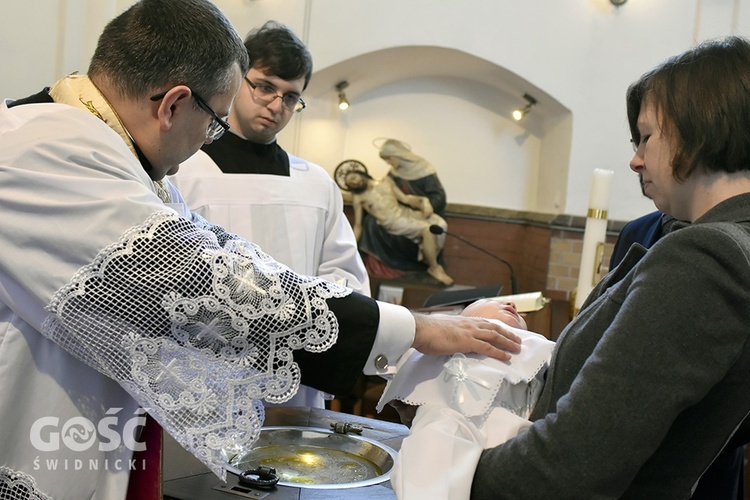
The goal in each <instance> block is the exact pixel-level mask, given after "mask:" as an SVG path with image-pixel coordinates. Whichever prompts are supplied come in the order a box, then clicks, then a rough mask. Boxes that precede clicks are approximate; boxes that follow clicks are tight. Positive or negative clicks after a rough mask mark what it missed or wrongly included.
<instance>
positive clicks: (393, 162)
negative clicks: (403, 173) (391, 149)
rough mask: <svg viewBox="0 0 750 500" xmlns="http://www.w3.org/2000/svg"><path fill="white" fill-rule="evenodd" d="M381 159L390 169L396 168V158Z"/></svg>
mask: <svg viewBox="0 0 750 500" xmlns="http://www.w3.org/2000/svg"><path fill="white" fill-rule="evenodd" d="M383 159H384V160H385V162H386V163H387V164H388V165H390V166H391V167H393V168H398V158H396V157H395V156H386V157H384V158H383Z"/></svg>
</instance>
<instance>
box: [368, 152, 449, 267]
mask: <svg viewBox="0 0 750 500" xmlns="http://www.w3.org/2000/svg"><path fill="white" fill-rule="evenodd" d="M379 154H380V157H381V158H382V159H383V160H385V162H386V163H388V164H389V165H390V166H391V169H390V171H389V172H388V178H389V179H390V180H391V181H392V182H393V183H394V184H395V185H396V186H398V188H399V189H400V190H401V191H402V192H403V193H404V194H406V195H412V196H413V197H421V198H423V199H424V202H425V205H427V211H428V213H427V214H426V216H428V217H429V215H430V214H432V213H435V214H437V215H439V216H440V217H443V218H445V207H446V205H447V202H446V196H445V189H444V188H443V185H442V184H441V183H440V179H439V178H438V176H437V172H436V171H435V167H433V166H432V164H430V162H428V161H427V160H425V159H424V158H422V157H421V156H418V155H416V154H414V153H412V152H411V149H410V148H409V146H408V145H406V144H404V143H403V142H401V141H397V140H396V139H386V140H385V141H384V142H383V143H382V144H381V145H380V150H379ZM357 243H358V246H359V248H360V250H362V251H364V252H365V253H366V254H367V255H366V257H365V264H367V267H368V270H369V271H370V272H371V273H372V274H374V275H376V276H380V277H383V278H389V277H395V276H397V275H399V274H401V271H422V270H424V268H425V264H423V263H422V262H421V261H420V258H419V256H420V252H419V247H418V245H417V244H416V243H414V242H413V241H411V240H410V239H409V238H405V237H403V236H398V235H393V234H391V233H390V232H389V231H387V230H385V229H384V228H383V227H381V226H379V225H378V224H377V221H376V220H375V218H373V217H365V218H364V219H363V231H362V235H361V237H360V238H359V240H358V242H357ZM374 259H376V260H374ZM384 266H385V267H384ZM388 268H390V269H388ZM394 270H395V272H394Z"/></svg>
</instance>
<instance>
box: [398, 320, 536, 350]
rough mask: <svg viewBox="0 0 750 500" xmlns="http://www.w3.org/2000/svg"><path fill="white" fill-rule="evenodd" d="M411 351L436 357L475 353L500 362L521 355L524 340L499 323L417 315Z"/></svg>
mask: <svg viewBox="0 0 750 500" xmlns="http://www.w3.org/2000/svg"><path fill="white" fill-rule="evenodd" d="M414 320H415V322H416V326H417V328H416V332H415V334H414V343H413V344H412V347H413V348H415V349H416V350H418V351H419V352H421V353H423V354H432V355H436V356H442V355H451V354H455V353H457V352H460V353H463V354H468V353H476V354H482V355H485V356H488V357H490V358H495V359H498V360H500V361H508V360H510V357H511V353H518V352H520V351H521V339H520V338H519V337H518V336H516V335H515V334H514V333H512V332H510V331H509V330H508V329H506V328H504V327H503V325H501V324H499V323H494V322H492V321H487V320H486V319H482V318H474V317H466V316H454V315H447V314H431V315H426V314H414Z"/></svg>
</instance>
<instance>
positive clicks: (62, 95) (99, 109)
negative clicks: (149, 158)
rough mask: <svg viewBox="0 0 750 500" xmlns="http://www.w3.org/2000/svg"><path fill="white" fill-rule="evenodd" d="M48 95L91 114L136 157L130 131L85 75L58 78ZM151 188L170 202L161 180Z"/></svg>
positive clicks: (153, 182)
mask: <svg viewBox="0 0 750 500" xmlns="http://www.w3.org/2000/svg"><path fill="white" fill-rule="evenodd" d="M49 95H50V97H52V99H54V101H55V102H59V103H64V104H68V105H70V106H74V107H76V108H79V109H83V110H85V111H88V112H89V113H91V114H93V115H94V116H96V117H97V118H99V119H100V120H102V121H103V122H104V123H106V124H107V125H108V126H109V128H111V129H112V130H114V131H115V132H117V134H118V135H119V136H120V137H121V138H122V140H123V141H125V144H127V146H128V148H129V149H130V151H131V152H132V153H133V155H135V156H136V158H137V157H138V153H136V151H135V143H134V142H133V138H132V137H131V136H130V133H129V132H128V131H127V130H126V129H125V126H124V125H123V124H122V120H120V117H119V116H118V115H117V111H115V109H114V108H113V107H112V105H111V104H110V103H109V101H107V98H106V97H104V95H102V93H101V92H99V89H98V88H96V85H94V83H93V82H92V81H91V80H90V79H89V77H88V76H86V75H76V74H72V75H68V76H65V77H63V78H61V79H60V80H58V81H57V82H56V83H55V84H54V85H53V86H52V88H50V91H49ZM152 184H153V186H152V187H153V189H154V192H155V193H156V195H157V196H158V197H159V198H160V199H161V200H162V201H163V202H164V203H171V202H172V200H171V197H170V195H169V189H167V186H166V183H165V182H164V181H163V180H160V181H152Z"/></svg>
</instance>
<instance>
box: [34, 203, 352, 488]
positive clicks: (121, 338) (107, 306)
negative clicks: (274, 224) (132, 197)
mask: <svg viewBox="0 0 750 500" xmlns="http://www.w3.org/2000/svg"><path fill="white" fill-rule="evenodd" d="M197 223H198V224H199V225H198V226H197V225H196V224H194V223H191V222H188V221H187V220H185V219H183V218H181V217H179V216H177V215H175V214H174V213H173V212H159V213H156V214H154V215H152V216H151V217H150V218H149V219H148V220H147V221H146V222H145V223H144V224H143V225H141V226H137V227H134V228H132V229H130V230H129V231H127V232H126V233H125V234H124V235H123V236H122V237H121V238H120V240H119V241H118V242H117V243H115V244H113V245H111V246H109V247H108V248H105V249H104V250H102V251H101V252H100V253H99V255H98V256H97V257H96V259H95V260H94V262H93V263H92V264H90V265H88V266H85V267H84V268H82V269H81V270H79V272H78V273H76V275H75V276H74V277H73V279H72V280H71V282H70V283H69V284H68V285H66V286H65V287H63V288H62V289H60V290H59V291H58V292H57V293H56V294H55V296H54V297H53V299H52V301H51V303H50V304H49V306H48V311H49V312H50V316H49V318H48V319H47V321H46V322H45V324H44V327H43V333H44V335H46V336H47V337H49V338H50V339H51V340H53V341H55V342H57V343H58V344H60V345H61V346H62V347H63V348H65V349H66V350H67V351H69V352H70V353H72V354H73V355H75V356H76V357H78V358H79V359H80V360H82V361H83V362H85V363H87V364H88V365H90V366H92V367H93V368H95V369H97V370H98V371H100V372H101V373H103V374H105V375H107V376H108V377H111V378H113V379H115V380H117V381H118V382H119V383H120V384H121V385H122V387H124V388H125V389H126V390H127V391H128V392H129V393H130V394H131V395H132V396H133V397H134V398H135V399H136V400H137V401H138V403H139V404H140V405H141V406H143V407H145V408H149V412H150V413H151V414H152V416H153V417H154V418H155V419H156V420H157V421H159V423H160V424H161V425H162V426H163V427H164V428H165V430H167V431H168V432H169V433H170V434H171V435H172V436H173V437H174V438H175V439H176V440H177V441H178V442H180V443H181V444H182V445H183V446H184V447H186V448H187V449H188V450H190V451H191V452H192V453H193V454H195V455H196V456H197V457H198V458H199V459H200V460H201V461H203V462H204V463H205V464H206V465H207V466H208V467H209V468H210V469H211V470H212V471H214V472H215V473H216V474H217V475H219V476H220V477H222V478H224V477H225V472H224V465H225V464H226V463H227V462H228V460H229V459H231V457H232V456H234V455H235V454H237V453H241V452H243V451H244V450H246V449H247V448H248V447H249V446H251V445H252V443H253V442H254V441H255V440H256V438H257V436H258V433H259V432H260V427H261V425H262V423H263V418H264V410H263V405H262V403H261V401H260V400H261V399H264V400H266V401H269V402H274V403H279V402H284V401H287V400H288V399H289V398H291V397H292V396H293V395H294V394H295V393H296V392H297V389H298V388H299V384H300V371H299V367H298V366H297V364H296V363H294V360H293V358H292V351H293V350H295V349H305V350H307V351H312V352H320V351H325V350H326V349H328V348H330V347H331V346H332V345H333V344H335V342H336V340H337V338H338V322H337V320H336V318H335V316H334V315H333V313H332V312H331V311H330V310H329V309H328V306H327V303H326V299H328V298H332V297H343V296H345V295H348V294H349V293H350V292H351V291H350V290H349V289H346V288H343V287H339V286H337V285H335V284H333V283H330V282H327V281H324V280H321V279H319V278H311V277H304V276H299V275H297V274H295V273H293V272H292V271H291V270H289V269H288V268H287V267H285V266H283V265H281V264H279V263H277V262H275V261H273V260H272V259H271V258H270V257H269V256H267V255H266V254H264V253H263V252H262V251H261V250H260V248H258V247H257V246H256V245H253V244H252V243H249V242H247V241H245V240H242V239H240V238H238V237H236V236H234V235H231V234H229V233H226V232H224V231H223V230H222V229H221V228H219V227H218V226H212V225H209V224H208V223H206V222H205V220H202V219H198V220H197ZM219 241H222V242H223V245H222V244H220V243H219Z"/></svg>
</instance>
